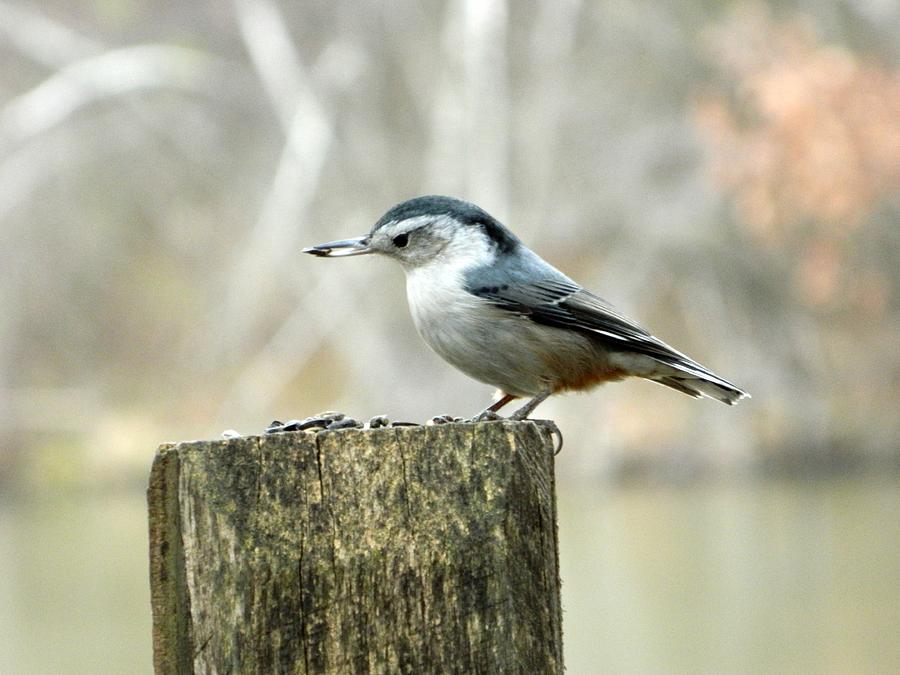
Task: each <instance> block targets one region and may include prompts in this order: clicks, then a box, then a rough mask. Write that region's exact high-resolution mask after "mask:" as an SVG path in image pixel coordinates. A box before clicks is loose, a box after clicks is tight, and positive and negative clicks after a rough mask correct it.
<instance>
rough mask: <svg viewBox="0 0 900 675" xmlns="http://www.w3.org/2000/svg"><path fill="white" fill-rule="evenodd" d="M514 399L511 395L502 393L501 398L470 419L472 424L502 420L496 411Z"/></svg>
mask: <svg viewBox="0 0 900 675" xmlns="http://www.w3.org/2000/svg"><path fill="white" fill-rule="evenodd" d="M515 398H516V397H515V396H513V395H512V394H506V393H504V394H503V396H501V397H500V398H499V399H497V400H496V401H495V402H494V403H492V404H491V405H489V406H488V407H487V408H485V409H484V410H482V411H481V412H480V413H478V414H477V415H475V417H473V418H472V421H473V422H487V421H490V420H498V419H502V418H501V417H500V415H498V414H497V411H498V410H500V408H502V407H503V406H505V405H506V404H507V403H509V402H510V401H512V400H513V399H515Z"/></svg>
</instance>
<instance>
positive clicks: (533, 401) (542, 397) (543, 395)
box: [509, 389, 553, 420]
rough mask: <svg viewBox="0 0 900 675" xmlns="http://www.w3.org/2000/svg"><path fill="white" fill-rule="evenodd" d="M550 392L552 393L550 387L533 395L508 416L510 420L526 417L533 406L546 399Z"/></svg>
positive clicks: (535, 406)
mask: <svg viewBox="0 0 900 675" xmlns="http://www.w3.org/2000/svg"><path fill="white" fill-rule="evenodd" d="M552 393H553V390H552V389H545V390H544V391H542V392H541V393H540V394H538V395H537V396H535V397H534V398H533V399H531V400H530V401H528V403H526V404H525V405H523V406H522V407H521V408H519V409H518V410H516V412H514V413H513V414H512V415H510V416H509V419H511V420H524V419H527V418H528V416H529V415H530V414H531V413H532V411H534V409H535V408H537V407H538V406H539V405H540V404H541V403H543V402H544V401H545V400H547V397H548V396H550V394H552Z"/></svg>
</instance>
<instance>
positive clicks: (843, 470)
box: [0, 0, 900, 674]
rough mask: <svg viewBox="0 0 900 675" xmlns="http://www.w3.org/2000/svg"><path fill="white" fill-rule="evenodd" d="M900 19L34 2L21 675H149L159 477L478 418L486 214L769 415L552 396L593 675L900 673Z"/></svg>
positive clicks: (17, 581) (438, 4)
mask: <svg viewBox="0 0 900 675" xmlns="http://www.w3.org/2000/svg"><path fill="white" fill-rule="evenodd" d="M898 35H900V4H898V3H896V2H893V1H892V0H837V1H829V2H825V1H816V0H796V1H792V2H768V3H766V2H753V1H750V2H730V1H728V0H724V1H723V0H717V1H711V0H690V1H688V2H684V1H678V2H676V1H675V0H662V1H660V0H616V1H613V2H580V1H578V0H555V1H553V2H550V1H544V2H538V1H537V0H532V1H530V2H529V1H526V2H515V3H513V2H507V1H503V0H441V1H438V0H432V1H429V2H410V1H407V0H395V1H393V2H374V1H369V2H358V1H354V2H351V1H349V0H338V1H334V0H332V1H330V2H317V1H313V0H309V1H306V2H301V3H287V2H277V1H276V0H234V1H233V2H230V3H229V2H225V3H221V2H193V3H181V2H174V1H171V0H156V1H155V2H148V1H147V0H88V1H83V2H79V3H71V2H63V1H62V0H41V2H7V1H5V0H0V64H2V67H0V274H2V276H0V281H2V283H0V672H2V673H48V672H68V673H100V672H109V673H146V672H149V671H150V669H151V666H150V613H149V592H148V588H147V551H146V546H147V543H146V516H145V506H144V495H143V493H144V489H145V485H146V479H147V475H148V471H149V466H150V462H151V461H152V457H153V453H154V450H155V448H156V446H157V445H158V444H159V443H160V442H163V441H169V440H186V439H193V438H214V437H217V436H219V435H220V434H221V432H222V431H223V430H224V429H227V428H235V429H237V430H239V431H240V432H242V433H259V432H261V431H262V429H264V427H265V426H266V425H267V424H268V423H269V422H270V421H271V420H272V419H282V420H284V419H291V418H300V417H305V416H307V415H310V414H312V413H315V412H318V411H320V410H325V409H337V410H342V411H345V412H347V413H348V414H350V415H352V416H354V417H357V418H360V419H367V418H368V417H371V416H373V415H375V414H382V413H384V414H387V415H389V416H390V417H392V418H394V419H407V420H415V421H424V420H425V419H427V418H429V417H431V416H432V415H435V414H439V413H446V412H450V413H453V414H456V415H463V416H469V415H472V414H474V413H476V412H477V411H479V410H481V409H482V408H483V407H484V406H485V405H486V404H487V402H488V401H489V397H490V394H491V389H490V388H489V387H487V386H484V385H481V384H479V383H476V382H473V381H470V380H468V379H467V378H465V376H463V375H461V374H459V373H457V372H456V371H454V370H453V369H452V368H450V367H449V366H447V365H446V364H444V363H443V362H442V361H441V360H440V359H439V358H438V357H437V356H435V355H434V354H432V353H431V352H430V351H429V350H428V349H427V347H426V346H425V345H424V343H422V342H421V341H420V340H419V338H418V337H417V336H416V334H415V330H414V328H413V326H412V322H411V321H410V319H409V315H408V310H407V308H406V302H405V297H404V283H403V275H402V273H401V272H400V270H399V269H397V268H396V267H395V266H393V265H392V264H390V263H389V262H388V261H385V260H375V259H354V260H352V261H350V260H347V261H339V260H335V261H330V260H318V259H314V258H311V257H308V256H302V255H300V253H299V252H300V249H301V248H302V247H303V246H305V245H310V244H314V243H318V242H321V241H326V240H330V239H337V238H343V237H346V236H352V235H359V234H363V233H365V232H367V231H368V230H369V228H370V227H371V225H372V224H373V223H374V222H375V220H377V218H378V217H379V216H380V215H381V214H382V213H383V212H384V211H385V210H386V209H387V208H389V207H390V206H391V205H393V204H394V203H396V202H399V201H401V200H403V199H406V198H409V197H412V196H414V195H418V194H425V193H443V194H450V195H454V196H458V197H462V198H465V199H468V200H471V201H474V202H476V203H478V204H479V205H480V206H482V207H484V208H485V209H487V210H488V211H489V212H491V213H492V214H493V215H495V216H496V217H498V218H499V219H500V220H501V221H503V222H505V223H506V224H508V225H509V226H510V227H511V228H512V229H513V230H514V231H515V232H516V233H517V234H518V235H519V236H520V237H521V238H522V239H523V240H524V241H525V242H526V243H527V244H528V245H529V246H531V247H532V248H534V249H535V250H537V251H539V252H540V253H541V255H543V256H544V257H545V258H546V259H548V260H549V261H551V262H552V263H554V264H556V265H557V266H559V267H561V268H562V269H564V270H565V271H567V272H568V273H569V274H570V275H571V276H573V277H574V278H575V279H577V280H579V281H580V282H582V283H583V284H584V285H585V286H587V287H589V288H590V289H592V290H594V291H595V292H597V293H598V294H600V295H601V296H603V297H605V298H606V299H608V300H609V301H611V302H613V303H614V304H615V305H616V306H618V307H619V308H621V309H622V310H623V311H625V312H626V313H627V314H630V315H631V316H633V317H634V318H636V319H639V320H640V321H641V322H642V323H644V324H645V325H647V326H648V327H649V328H651V329H652V330H653V331H654V332H655V333H656V334H658V335H660V336H661V337H662V338H663V339H665V340H666V341H667V342H669V343H671V344H673V345H674V346H676V347H677V348H679V349H681V350H682V351H685V352H687V353H688V354H690V355H691V356H693V357H695V358H696V359H698V360H699V361H701V362H703V363H704V364H706V365H708V366H709V367H711V368H713V369H714V370H715V371H716V372H718V373H719V374H721V375H723V376H724V377H726V378H728V379H730V380H733V381H734V382H735V383H736V384H738V385H739V386H742V387H744V388H746V389H747V390H749V391H750V392H751V393H752V394H753V398H752V399H751V400H749V401H744V402H742V403H741V405H739V406H738V407H736V408H732V409H729V408H726V407H725V406H722V405H720V404H718V403H715V402H711V401H708V400H704V401H695V400H692V399H690V398H688V397H686V396H682V395H680V394H678V393H676V392H673V391H671V390H669V389H666V388H663V387H659V386H656V385H653V384H651V383H647V382H643V381H633V382H626V383H621V384H616V385H614V386H610V387H607V388H604V389H601V390H598V391H595V392H594V393H592V394H589V395H568V396H562V397H557V398H554V399H552V400H551V401H549V402H548V403H545V404H544V405H543V406H542V407H541V408H540V409H539V411H538V412H539V413H540V416H544V417H549V418H553V419H555V420H556V421H557V423H558V424H559V426H560V428H561V429H562V430H563V432H564V434H565V437H566V447H565V449H564V450H563V452H562V454H561V455H560V456H559V458H558V462H557V467H558V477H559V480H558V492H559V502H560V538H561V551H562V552H561V555H562V560H561V563H562V573H563V601H564V606H565V610H566V615H565V624H564V631H565V639H566V640H565V641H566V645H565V646H566V660H567V665H568V668H569V672H572V673H576V674H580V673H595V672H619V673H626V672H629V673H656V672H659V673H663V672H696V673H724V672H815V673H850V672H852V673H882V672H883V673H889V672H890V673H893V672H898V671H900V641H898V640H897V636H898V634H900V517H898V514H900V347H898V345H900V320H898V318H900V301H898V294H900V228H898V225H900V41H898V40H897V36H898Z"/></svg>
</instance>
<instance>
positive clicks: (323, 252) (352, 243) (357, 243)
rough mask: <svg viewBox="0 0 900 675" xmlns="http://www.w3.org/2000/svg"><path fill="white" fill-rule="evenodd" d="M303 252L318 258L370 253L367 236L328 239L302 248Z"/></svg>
mask: <svg viewBox="0 0 900 675" xmlns="http://www.w3.org/2000/svg"><path fill="white" fill-rule="evenodd" d="M303 252H304V253H309V254H311V255H317V256H319V257H320V258H342V257H346V256H349V255H364V254H366V253H372V249H371V248H370V247H369V237H368V235H367V236H364V237H356V238H355V239H340V240H338V241H329V242H328V243H326V244H318V245H317V246H309V247H307V248H305V249H303Z"/></svg>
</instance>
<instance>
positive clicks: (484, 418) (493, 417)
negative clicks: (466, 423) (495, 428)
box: [471, 409, 506, 422]
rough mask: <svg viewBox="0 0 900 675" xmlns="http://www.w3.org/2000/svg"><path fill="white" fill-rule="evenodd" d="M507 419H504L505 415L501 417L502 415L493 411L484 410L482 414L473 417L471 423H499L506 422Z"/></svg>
mask: <svg viewBox="0 0 900 675" xmlns="http://www.w3.org/2000/svg"><path fill="white" fill-rule="evenodd" d="M505 419H506V418H505V417H503V415H501V414H500V413H498V412H494V411H493V410H491V409H488V410H482V411H481V412H480V413H478V414H477V415H475V417H473V418H472V419H471V421H472V422H498V421H500V420H505Z"/></svg>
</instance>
